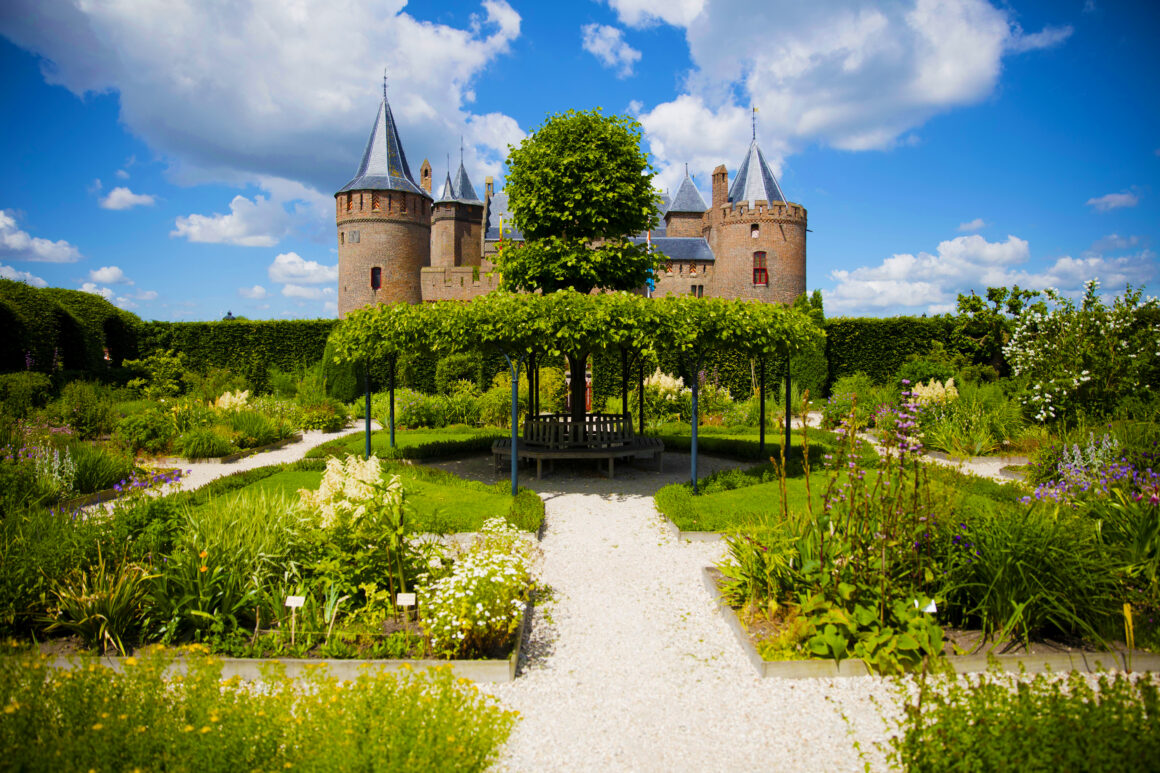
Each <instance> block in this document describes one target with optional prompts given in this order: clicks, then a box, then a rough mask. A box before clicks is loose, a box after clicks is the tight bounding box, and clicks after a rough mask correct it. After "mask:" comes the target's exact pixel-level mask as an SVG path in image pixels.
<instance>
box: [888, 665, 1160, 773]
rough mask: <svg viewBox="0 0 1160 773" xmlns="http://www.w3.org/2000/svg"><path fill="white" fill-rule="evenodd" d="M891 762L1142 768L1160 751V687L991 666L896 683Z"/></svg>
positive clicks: (1120, 678)
mask: <svg viewBox="0 0 1160 773" xmlns="http://www.w3.org/2000/svg"><path fill="white" fill-rule="evenodd" d="M895 695H896V700H897V702H898V704H899V705H900V706H901V708H902V712H901V713H900V714H899V715H898V719H897V720H895V723H896V724H895V725H894V727H892V728H891V730H892V731H893V730H895V729H896V730H897V732H891V734H890V740H889V742H888V748H884V751H886V752H887V761H888V762H889V763H890V764H891V766H892V767H901V768H902V769H905V770H909V771H916V773H921V772H924V771H943V770H1093V771H1094V770H1099V771H1120V770H1145V769H1150V768H1153V767H1154V766H1155V761H1156V759H1157V755H1160V689H1158V688H1157V686H1156V684H1155V683H1153V682H1152V681H1151V680H1149V679H1147V678H1143V679H1133V678H1132V677H1131V676H1130V675H1127V674H1121V673H1117V674H1113V675H1110V676H1109V675H1107V674H1101V675H1100V677H1099V682H1098V689H1095V688H1093V685H1092V683H1091V681H1089V679H1088V678H1086V677H1085V676H1084V675H1083V674H1080V673H1078V672H1075V671H1073V672H1071V674H1069V675H1067V676H1056V675H1049V674H1036V675H1035V676H1034V677H1031V678H1028V677H1027V676H1024V675H1019V674H1001V673H998V672H997V671H991V672H988V673H985V674H978V675H969V676H961V677H927V678H924V679H921V680H920V681H919V683H918V689H917V690H915V689H914V685H913V684H908V683H901V682H900V683H899V685H898V687H897V688H896V692H895Z"/></svg>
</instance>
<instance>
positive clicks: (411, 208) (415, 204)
mask: <svg viewBox="0 0 1160 773" xmlns="http://www.w3.org/2000/svg"><path fill="white" fill-rule="evenodd" d="M431 209H432V202H431V200H430V199H428V198H427V197H425V196H419V195H418V194H415V193H407V192H405V191H346V192H344V193H336V194H335V195H334V215H335V222H336V223H337V224H338V225H345V224H346V223H350V222H359V221H363V222H374V221H380V222H381V221H387V222H399V221H410V222H414V223H418V224H420V225H426V226H430V224H431Z"/></svg>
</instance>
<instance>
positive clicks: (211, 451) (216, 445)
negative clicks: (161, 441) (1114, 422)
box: [174, 427, 235, 459]
mask: <svg viewBox="0 0 1160 773" xmlns="http://www.w3.org/2000/svg"><path fill="white" fill-rule="evenodd" d="M174 450H176V451H177V453H178V454H180V455H181V456H184V457H185V458H186V459H215V458H217V457H219V456H225V455H227V454H229V453H231V452H233V451H234V450H235V449H234V445H233V443H231V442H230V439H229V438H227V437H225V436H224V435H222V434H221V432H220V431H218V430H217V429H215V428H213V427H204V428H202V429H191V430H190V431H189V432H186V433H185V434H183V435H181V436H180V437H178V438H177V442H176V443H175V444H174Z"/></svg>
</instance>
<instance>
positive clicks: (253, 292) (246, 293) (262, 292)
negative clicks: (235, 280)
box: [238, 285, 269, 301]
mask: <svg viewBox="0 0 1160 773" xmlns="http://www.w3.org/2000/svg"><path fill="white" fill-rule="evenodd" d="M238 295H240V296H242V297H243V298H249V299H251V300H255V301H258V300H261V299H262V298H265V297H266V296H267V295H269V293H267V292H266V288H265V287H262V285H254V286H253V287H239V288H238Z"/></svg>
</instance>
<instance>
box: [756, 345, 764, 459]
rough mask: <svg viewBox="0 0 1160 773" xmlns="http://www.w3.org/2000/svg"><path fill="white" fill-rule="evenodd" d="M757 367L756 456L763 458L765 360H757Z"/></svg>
mask: <svg viewBox="0 0 1160 773" xmlns="http://www.w3.org/2000/svg"><path fill="white" fill-rule="evenodd" d="M757 367H759V368H761V399H760V401H759V402H760V403H761V429H760V430H759V431H758V433H757V437H758V440H757V454H758V455H759V456H760V457H761V458H763V459H764V458H765V358H764V357H760V358H758V360H757Z"/></svg>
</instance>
